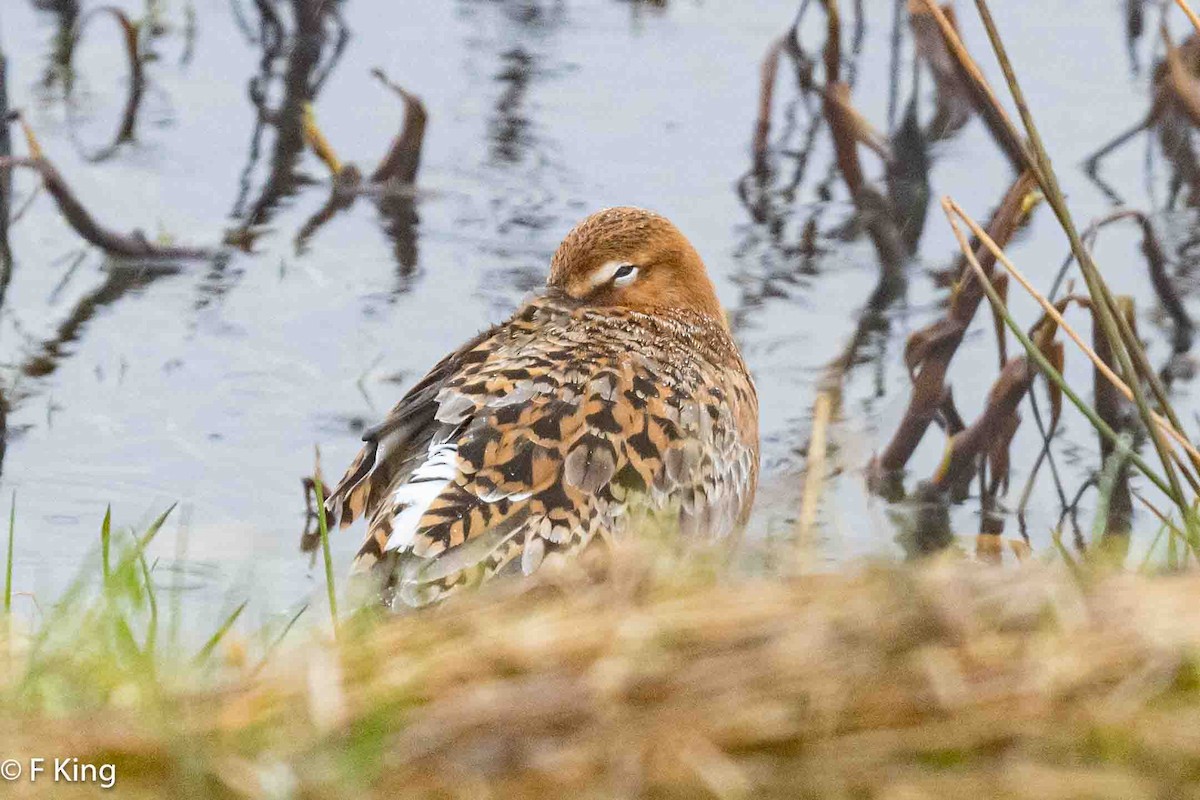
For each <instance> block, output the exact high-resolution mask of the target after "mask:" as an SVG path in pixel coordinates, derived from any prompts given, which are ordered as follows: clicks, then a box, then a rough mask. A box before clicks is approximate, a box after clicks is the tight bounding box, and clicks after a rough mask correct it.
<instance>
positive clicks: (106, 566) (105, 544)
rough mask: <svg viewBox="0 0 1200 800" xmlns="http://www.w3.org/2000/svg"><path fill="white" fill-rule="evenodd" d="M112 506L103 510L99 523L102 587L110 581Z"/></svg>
mask: <svg viewBox="0 0 1200 800" xmlns="http://www.w3.org/2000/svg"><path fill="white" fill-rule="evenodd" d="M111 557H112V506H109V507H108V508H106V509H104V521H103V522H101V523H100V566H101V569H102V570H103V575H104V585H105V586H108V584H109V581H111V580H112V564H111V563H110V562H109V559H110V558H111Z"/></svg>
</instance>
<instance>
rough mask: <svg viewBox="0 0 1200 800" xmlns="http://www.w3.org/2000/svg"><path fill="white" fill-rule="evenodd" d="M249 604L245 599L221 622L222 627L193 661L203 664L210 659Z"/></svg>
mask: <svg viewBox="0 0 1200 800" xmlns="http://www.w3.org/2000/svg"><path fill="white" fill-rule="evenodd" d="M249 604H250V601H249V600H243V601H242V604H241V605H240V606H238V607H237V608H235V609H234V610H233V613H232V614H230V615H229V617H228V618H226V620H225V621H224V622H222V623H221V627H219V628H217V631H216V633H214V634H213V635H212V636H210V637H209V639H208V641H207V642H205V643H204V647H201V648H200V652H198V653H196V657H195V658H194V659H192V663H194V664H203V663H204V662H205V661H207V660H208V658H209V656H211V655H212V652H213V650H215V649H217V645H219V644H220V643H221V640H222V639H224V638H225V634H227V633H229V629H230V628H232V627H233V625H234V623H236V622H237V620H238V617H240V616H241V615H242V612H243V611H245V610H246V606H247V605H249Z"/></svg>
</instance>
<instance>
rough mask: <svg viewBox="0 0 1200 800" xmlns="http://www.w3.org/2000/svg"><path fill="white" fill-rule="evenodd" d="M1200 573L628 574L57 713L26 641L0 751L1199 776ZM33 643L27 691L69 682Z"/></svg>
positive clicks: (233, 777)
mask: <svg viewBox="0 0 1200 800" xmlns="http://www.w3.org/2000/svg"><path fill="white" fill-rule="evenodd" d="M640 563H644V562H640ZM689 576H690V577H689ZM564 580H566V579H564ZM1198 591H1200V585H1198V584H1197V582H1196V579H1195V577H1179V578H1159V579H1148V578H1139V577H1133V576H1113V577H1109V578H1100V577H1099V576H1095V577H1094V578H1092V579H1089V580H1088V581H1086V582H1085V583H1083V584H1082V585H1081V584H1079V583H1077V582H1076V581H1075V579H1073V578H1072V577H1071V576H1070V574H1069V573H1067V572H1066V571H1065V570H1061V569H1057V570H1055V569H1048V568H1042V567H1027V568H1024V569H1021V570H1018V571H1015V572H1014V571H1008V570H997V569H995V568H992V567H982V566H978V565H971V564H966V563H963V562H961V561H946V562H942V563H940V564H937V565H934V566H930V567H926V568H924V569H921V570H917V571H913V570H910V569H903V568H879V569H866V570H863V571H858V572H853V573H849V574H843V575H825V576H820V575H810V576H808V577H801V578H794V579H790V580H778V579H770V580H755V581H734V582H729V581H722V582H713V581H712V580H711V579H710V578H705V577H702V576H698V575H696V574H695V573H692V572H689V571H688V570H678V569H676V570H668V571H665V572H659V573H657V574H651V573H649V572H646V571H645V570H644V569H642V570H636V571H632V572H627V573H625V574H623V575H622V576H621V579H619V580H616V581H613V582H612V583H607V584H603V585H598V586H592V587H591V588H583V587H581V586H579V585H577V584H572V583H570V581H569V580H568V583H565V584H564V583H561V582H559V583H553V582H552V583H542V584H541V585H540V586H537V587H533V588H530V589H528V590H526V591H521V592H518V591H516V589H515V587H513V586H509V587H507V589H506V590H504V591H501V592H499V593H497V592H491V593H487V594H485V595H483V596H476V597H465V598H462V601H461V602H458V603H455V604H453V606H444V607H442V608H439V609H437V610H434V611H432V612H430V613H425V614H418V615H413V616H408V617H403V618H393V619H388V620H366V619H362V620H358V621H357V622H353V623H351V624H348V625H345V626H344V627H343V629H342V631H341V635H340V637H339V641H338V643H336V644H335V643H333V642H331V641H328V640H326V639H324V638H323V637H317V638H316V639H314V640H312V641H310V642H308V643H307V644H305V645H304V646H297V647H292V648H289V649H285V650H284V651H281V652H280V653H278V654H277V655H276V657H274V658H273V659H272V660H271V662H270V664H269V665H268V666H267V667H266V669H265V670H263V671H261V672H258V673H257V674H254V672H255V669H254V667H253V666H252V665H253V664H254V659H253V658H249V657H248V656H247V654H246V652H245V645H244V644H243V643H240V642H238V641H236V640H229V641H227V642H225V643H223V645H222V647H221V648H220V650H219V655H220V656H221V661H220V663H221V664H222V665H223V666H220V667H219V669H215V670H214V668H213V666H210V667H209V668H208V671H207V672H206V673H205V675H204V677H200V678H197V677H196V676H195V675H193V674H191V673H190V672H189V671H187V670H184V671H183V672H181V673H170V672H167V673H165V674H162V675H159V676H157V677H151V676H146V675H141V676H136V675H129V676H127V677H126V678H125V679H124V680H123V681H121V680H117V681H114V682H113V683H112V685H111V688H110V689H109V690H108V691H107V693H104V692H101V694H100V695H99V696H98V697H96V698H94V700H93V702H94V703H98V705H93V706H89V707H91V708H92V709H93V710H92V712H91V713H87V712H85V711H82V710H76V711H74V712H72V714H71V716H70V717H69V718H61V717H57V718H56V716H55V715H49V716H47V715H42V714H39V713H35V712H34V711H33V710H32V709H31V708H30V701H29V697H31V696H36V695H30V694H29V693H25V694H22V685H23V684H22V679H21V675H22V672H21V671H20V669H19V665H20V663H21V659H22V658H23V656H22V655H21V651H20V650H19V649H18V651H17V654H16V656H15V659H16V660H15V661H14V660H12V657H10V659H9V660H8V661H7V662H6V663H7V664H8V669H7V670H6V672H5V673H3V674H4V675H5V676H6V677H4V678H3V679H0V691H2V692H3V693H4V694H5V695H7V696H8V698H9V702H7V703H5V704H4V706H3V708H4V711H2V712H0V726H3V728H4V730H5V739H6V745H7V746H8V747H9V748H10V751H11V752H18V753H25V752H28V753H34V752H42V751H44V750H46V749H47V748H51V749H53V750H54V751H55V752H58V751H63V752H68V751H69V752H70V753H72V754H74V755H77V756H78V757H80V758H81V759H92V760H104V761H107V762H110V763H114V764H116V768H117V775H118V784H117V785H118V790H119V792H120V796H122V797H151V796H153V797H158V796H167V795H171V796H206V797H252V798H268V797H279V796H292V797H310V798H320V797H344V796H347V795H348V794H353V795H354V796H358V797H465V796H476V795H477V794H478V793H479V792H481V791H485V790H486V791H487V792H489V793H493V794H496V795H497V796H504V797H530V798H532V797H547V796H566V795H571V796H579V797H660V798H661V797H720V798H740V797H780V798H783V797H787V798H804V797H811V798H818V797H819V798H830V797H865V798H942V797H967V796H975V797H996V798H1014V799H1015V798H1031V799H1032V798H1038V800H1047V799H1052V798H1063V799H1064V800H1066V798H1077V797H1081V796H1085V797H1090V798H1113V799H1114V800H1117V798H1119V799H1120V800H1135V799H1136V798H1143V797H1144V798H1156V797H1179V798H1186V797H1193V796H1195V788H1194V787H1195V785H1196V784H1195V780H1196V777H1197V765H1198V764H1200V745H1198V744H1197V741H1196V737H1195V736H1194V735H1193V733H1192V731H1194V729H1195V727H1196V724H1197V713H1198V712H1197V709H1198V708H1200V705H1198V704H1197V703H1196V692H1197V688H1198V686H1200V683H1198V681H1197V675H1198V674H1200V673H1198V668H1197V663H1196V652H1197V648H1198V647H1200V618H1198V616H1197V614H1198V613H1200V612H1197V611H1196V604H1195V603H1194V602H1193V598H1194V597H1195V595H1196V593H1197V592H1198ZM8 644H9V646H10V647H11V646H12V645H13V644H14V642H13V641H12V640H10V641H9V642H8ZM41 658H42V659H43V662H42V663H43V665H42V667H41V669H40V671H39V672H38V673H37V677H36V681H38V682H39V683H38V684H37V685H53V681H54V680H55V679H58V680H70V679H72V678H71V677H70V676H71V675H72V674H73V673H72V669H71V666H70V662H66V661H63V662H57V661H55V660H53V659H47V658H46V655H45V654H43V655H42V656H41ZM216 664H217V662H213V665H214V666H215V665H216ZM14 665H15V666H16V667H18V668H17V669H15V670H14ZM214 675H223V676H224V677H223V678H221V679H218V680H217V683H216V684H213V683H212V681H213V679H214ZM118 677H119V676H118ZM80 679H81V678H80V677H79V676H76V677H75V678H74V680H80ZM84 687H90V688H91V689H92V690H97V689H98V688H99V687H96V686H92V685H91V684H90V683H88V682H87V681H86V680H85V681H84V683H82V684H80V690H81V691H82V690H83V688H84ZM22 698H24V699H22ZM185 741H186V742H187V747H186V748H184V747H181V744H182V743H183V742H185ZM72 788H76V789H77V788H78V787H67V786H62V785H57V786H55V785H48V784H39V785H36V786H31V785H28V784H25V785H24V786H23V787H22V790H23V791H24V792H25V793H24V794H21V795H20V796H50V795H53V796H55V797H72V796H76V794H78V796H83V794H84V793H85V792H76V794H73V793H72V791H71V790H72ZM38 790H42V791H38ZM46 790H48V791H49V794H47V791H46ZM85 791H94V790H93V789H88V790H85ZM281 793H282V794H281Z"/></svg>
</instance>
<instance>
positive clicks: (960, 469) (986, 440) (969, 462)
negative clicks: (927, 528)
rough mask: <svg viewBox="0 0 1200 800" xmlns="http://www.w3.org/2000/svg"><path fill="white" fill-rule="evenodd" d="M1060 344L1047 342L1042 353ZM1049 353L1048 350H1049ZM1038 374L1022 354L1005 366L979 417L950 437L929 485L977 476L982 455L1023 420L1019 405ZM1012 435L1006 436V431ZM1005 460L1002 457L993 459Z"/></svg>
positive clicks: (945, 486)
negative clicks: (976, 469)
mask: <svg viewBox="0 0 1200 800" xmlns="http://www.w3.org/2000/svg"><path fill="white" fill-rule="evenodd" d="M1056 347H1057V348H1061V344H1059V343H1056V342H1047V343H1046V346H1045V347H1044V348H1043V352H1047V351H1048V350H1051V349H1053V348H1056ZM1047 355H1048V356H1049V355H1050V354H1049V352H1047ZM1036 375H1037V370H1036V369H1034V368H1033V367H1032V366H1031V365H1030V363H1029V359H1028V358H1026V357H1025V356H1019V357H1017V358H1013V359H1011V360H1010V361H1009V362H1008V363H1007V364H1005V365H1004V369H1003V370H1001V372H1000V377H999V378H997V379H996V382H995V383H994V384H993V385H992V389H991V391H990V392H988V398H987V405H985V406H984V409H983V411H982V412H981V413H980V415H979V417H978V418H977V419H976V420H975V422H973V423H972V424H971V425H970V426H968V427H967V428H966V430H964V431H962V432H961V433H959V434H957V435H955V436H953V437H951V439H950V443H949V445H947V448H946V455H945V456H944V457H943V458H942V463H941V464H940V465H939V466H938V469H937V471H936V472H935V473H934V475H933V478H932V479H931V480H930V484H931V485H932V486H933V487H934V488H935V489H937V490H939V491H947V490H949V489H951V488H956V487H962V486H965V485H966V484H968V483H970V481H971V479H972V478H973V477H974V475H975V465H976V461H977V459H978V458H979V456H980V455H982V454H984V453H991V452H993V451H994V446H995V445H1000V446H1004V445H1005V444H1006V442H1007V439H1008V438H1010V437H1011V431H1014V430H1015V429H1016V425H1017V423H1018V422H1019V420H1020V416H1019V415H1018V414H1017V407H1018V406H1019V405H1020V404H1021V400H1023V399H1024V397H1025V395H1026V393H1028V391H1029V387H1030V386H1031V385H1032V384H1033V379H1034V377H1035V376H1036ZM1006 432H1007V433H1009V436H1005V435H1004V434H1005V433H1006ZM994 460H995V461H997V462H1000V463H1002V459H1000V458H997V459H994Z"/></svg>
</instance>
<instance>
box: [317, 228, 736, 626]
mask: <svg viewBox="0 0 1200 800" xmlns="http://www.w3.org/2000/svg"><path fill="white" fill-rule="evenodd" d="M362 438H363V441H364V445H363V447H362V449H361V451H360V452H359V454H358V456H357V457H356V458H355V459H354V461H353V462H352V463H351V465H350V467H349V468H348V469H347V471H346V474H345V476H344V477H343V478H342V479H341V481H340V482H339V483H338V484H337V486H336V487H335V488H334V490H333V491H332V492H330V494H329V497H328V498H327V500H326V503H325V512H326V515H327V518H328V520H329V521H330V525H334V524H336V525H339V526H340V527H342V528H345V527H347V526H349V525H351V524H352V523H353V522H354V521H355V520H357V519H359V518H360V517H365V518H366V519H367V521H368V524H367V528H368V530H367V535H366V539H365V542H364V543H363V545H362V547H361V549H360V550H359V552H358V555H357V556H356V557H355V561H354V566H353V568H352V572H354V573H356V574H360V575H372V576H374V578H375V580H376V581H377V583H375V584H374V586H375V587H376V588H377V590H378V594H377V597H378V599H379V601H380V602H382V603H383V604H385V605H387V606H390V607H391V608H392V609H394V610H402V609H403V608H405V607H420V606H425V605H429V604H431V603H434V602H437V601H440V600H442V599H444V598H446V597H448V596H449V595H451V594H454V593H456V592H458V591H460V590H462V589H464V588H467V587H474V586H478V585H479V584H481V583H483V582H484V581H487V580H489V579H491V578H493V577H495V576H497V575H510V574H511V575H530V574H532V573H533V572H534V571H536V570H537V569H538V567H539V566H540V565H541V564H542V563H543V561H544V560H545V559H547V558H549V557H550V556H552V555H554V556H555V558H559V557H568V556H571V555H572V554H577V553H578V552H580V551H581V550H582V549H583V548H585V547H587V546H588V545H589V544H590V543H592V542H593V541H598V542H613V541H617V540H620V539H621V538H622V537H626V536H635V535H636V534H637V531H636V530H633V529H634V528H636V527H637V526H638V524H639V522H638V521H639V520H642V521H644V520H647V519H653V520H666V521H667V522H669V523H670V525H671V526H672V527H671V530H672V531H676V532H677V535H678V536H679V537H682V538H685V539H700V540H702V541H715V540H732V539H731V538H730V537H731V536H732V535H733V534H735V533H737V532H740V530H741V529H742V528H743V527H744V526H745V524H746V521H747V518H748V516H749V512H750V508H751V504H752V502H753V498H754V492H755V488H756V486H757V482H758V470H759V434H758V395H757V391H756V389H755V386H754V382H753V380H752V378H751V376H750V373H749V371H748V369H747V367H746V363H745V361H744V360H743V358H742V355H741V353H740V351H739V349H738V347H737V345H736V343H735V342H734V339H733V336H732V334H731V332H730V329H729V326H728V323H727V320H726V317H725V314H724V312H723V310H722V308H721V304H720V302H719V301H718V299H717V295H716V291H715V289H714V287H713V284H712V281H711V280H710V279H709V277H708V274H707V271H706V269H705V266H704V262H703V261H702V260H701V258H700V255H699V254H698V253H697V251H696V250H695V248H694V247H693V246H692V245H691V243H690V242H689V241H688V240H687V238H685V236H684V235H683V234H682V233H681V232H680V231H679V229H678V228H676V227H675V225H674V224H672V223H671V222H670V221H669V220H668V219H667V218H666V217H664V216H661V215H659V214H657V213H655V212H652V211H648V210H645V209H641V208H634V207H616V208H608V209H604V210H602V211H598V212H596V213H594V214H592V215H590V216H588V217H587V218H586V219H584V220H583V221H582V222H580V223H578V224H577V225H576V226H575V227H574V228H572V229H571V230H570V232H569V233H567V235H566V237H565V238H564V239H563V240H562V243H561V244H560V245H559V247H558V249H557V250H556V251H555V253H554V255H553V257H552V258H551V261H550V270H549V277H548V279H547V281H546V285H545V288H544V290H543V291H541V292H540V293H537V294H536V295H534V296H533V297H532V298H531V299H529V300H528V301H527V302H525V303H524V304H523V305H522V306H521V307H520V308H518V309H517V311H516V312H515V313H514V314H513V315H512V316H511V317H510V318H509V319H508V320H507V321H505V322H502V323H500V324H498V325H495V326H493V327H490V328H488V329H486V330H484V331H482V332H481V333H479V334H478V335H477V336H475V337H474V338H473V339H471V340H470V341H468V342H467V343H466V344H464V345H463V346H462V347H460V348H459V349H457V350H455V351H454V352H452V353H450V354H449V355H447V356H446V357H445V358H443V359H442V360H441V361H440V362H438V364H437V365H436V366H434V367H433V369H432V370H430V372H429V373H428V374H427V375H426V376H425V377H424V378H423V379H422V380H421V381H419V382H418V383H417V384H416V385H414V386H413V387H412V388H411V389H410V390H409V391H408V393H407V394H406V395H404V397H403V398H402V399H401V400H400V402H399V403H397V404H396V406H395V407H394V408H392V410H391V411H390V412H389V413H388V414H387V416H386V418H384V419H383V421H382V422H380V423H379V424H378V425H375V426H374V427H371V428H369V429H367V430H366V431H365V432H364V434H363V437H362ZM555 554H557V555H555Z"/></svg>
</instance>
